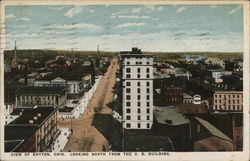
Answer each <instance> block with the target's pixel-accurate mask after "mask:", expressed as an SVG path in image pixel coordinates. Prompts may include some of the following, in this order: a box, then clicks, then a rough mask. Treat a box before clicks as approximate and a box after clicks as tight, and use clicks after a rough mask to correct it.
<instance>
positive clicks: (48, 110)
mask: <svg viewBox="0 0 250 161" xmlns="http://www.w3.org/2000/svg"><path fill="white" fill-rule="evenodd" d="M56 110H57V109H56V108H54V107H53V106H38V107H36V108H16V109H14V111H13V112H12V114H20V112H22V115H20V116H19V117H18V118H16V119H15V120H14V121H12V122H11V123H10V124H9V125H8V126H12V125H24V124H28V125H30V123H29V120H33V123H32V124H33V125H37V126H39V125H40V124H41V123H42V122H43V121H44V120H45V119H46V118H48V117H49V116H50V115H51V114H52V113H54V112H55V111H56ZM34 117H36V120H34Z"/></svg>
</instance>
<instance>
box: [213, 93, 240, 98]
mask: <svg viewBox="0 0 250 161" xmlns="http://www.w3.org/2000/svg"><path fill="white" fill-rule="evenodd" d="M231 96H232V98H236V97H237V98H240V96H242V95H239V94H237V95H223V97H224V98H225V97H228V98H231ZM214 97H215V98H222V95H221V94H215V95H214Z"/></svg>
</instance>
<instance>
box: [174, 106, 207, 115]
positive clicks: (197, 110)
mask: <svg viewBox="0 0 250 161" xmlns="http://www.w3.org/2000/svg"><path fill="white" fill-rule="evenodd" d="M176 107H177V108H178V110H179V111H180V112H181V113H182V114H208V113H209V112H208V109H207V108H206V105H205V104H177V105H176Z"/></svg>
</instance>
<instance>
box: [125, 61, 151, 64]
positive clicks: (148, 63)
mask: <svg viewBox="0 0 250 161" xmlns="http://www.w3.org/2000/svg"><path fill="white" fill-rule="evenodd" d="M126 64H127V65H130V62H129V61H127V63H126ZM135 64H136V65H142V64H143V63H142V62H141V61H139V62H138V61H136V62H135ZM146 64H147V65H149V64H150V62H148V61H147V62H146Z"/></svg>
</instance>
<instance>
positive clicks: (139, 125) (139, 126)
mask: <svg viewBox="0 0 250 161" xmlns="http://www.w3.org/2000/svg"><path fill="white" fill-rule="evenodd" d="M126 127H127V128H130V127H131V124H130V123H127V124H126ZM137 128H141V123H138V124H137ZM147 128H150V124H149V123H147Z"/></svg>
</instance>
